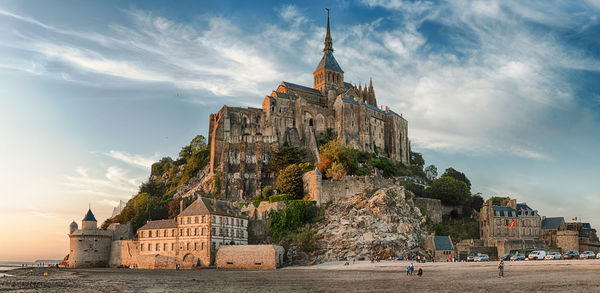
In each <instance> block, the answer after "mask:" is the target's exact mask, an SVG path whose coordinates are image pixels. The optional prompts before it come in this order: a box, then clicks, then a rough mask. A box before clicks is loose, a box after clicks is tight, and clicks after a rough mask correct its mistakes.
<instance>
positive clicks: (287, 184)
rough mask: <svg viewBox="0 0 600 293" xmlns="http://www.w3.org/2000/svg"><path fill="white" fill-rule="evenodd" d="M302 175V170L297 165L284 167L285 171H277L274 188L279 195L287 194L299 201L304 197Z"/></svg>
mask: <svg viewBox="0 0 600 293" xmlns="http://www.w3.org/2000/svg"><path fill="white" fill-rule="evenodd" d="M302 174H303V172H302V168H301V167H300V166H298V165H297V164H293V165H289V166H287V167H285V169H283V170H281V171H279V176H277V181H276V182H275V188H276V189H277V191H278V192H279V193H289V194H291V195H293V196H294V198H298V199H301V198H302V197H303V196H304V187H303V186H302Z"/></svg>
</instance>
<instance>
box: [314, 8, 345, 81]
mask: <svg viewBox="0 0 600 293" xmlns="http://www.w3.org/2000/svg"><path fill="white" fill-rule="evenodd" d="M326 9H327V34H326V35H325V48H323V58H321V62H319V65H318V66H317V69H316V70H315V72H314V73H313V78H314V88H315V89H317V90H320V91H323V90H327V89H329V88H330V87H331V86H333V87H334V88H339V87H342V86H343V84H344V71H343V70H342V68H341V67H340V65H339V64H338V63H337V61H336V60H335V58H334V57H333V41H332V39H331V31H330V28H329V8H326Z"/></svg>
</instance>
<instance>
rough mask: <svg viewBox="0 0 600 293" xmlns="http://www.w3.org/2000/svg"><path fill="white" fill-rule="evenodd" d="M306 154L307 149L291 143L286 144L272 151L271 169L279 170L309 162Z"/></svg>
mask: <svg viewBox="0 0 600 293" xmlns="http://www.w3.org/2000/svg"><path fill="white" fill-rule="evenodd" d="M306 156H307V155H306V151H305V150H304V149H302V148H299V147H295V146H291V145H284V146H282V147H280V148H279V149H278V150H276V151H273V152H272V153H271V159H270V160H269V167H270V168H271V170H273V171H275V172H279V171H281V170H283V169H284V168H285V167H287V166H289V165H292V164H299V163H304V162H307V161H308V160H307V159H306Z"/></svg>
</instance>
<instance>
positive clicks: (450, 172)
mask: <svg viewBox="0 0 600 293" xmlns="http://www.w3.org/2000/svg"><path fill="white" fill-rule="evenodd" d="M444 176H449V177H452V178H454V179H456V180H460V181H462V182H464V183H465V184H466V185H467V187H468V188H469V190H471V181H470V180H469V178H467V176H466V175H465V173H462V172H459V171H456V170H455V169H454V168H448V169H446V172H444V174H442V177H444Z"/></svg>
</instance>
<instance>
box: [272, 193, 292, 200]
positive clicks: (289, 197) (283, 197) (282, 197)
mask: <svg viewBox="0 0 600 293" xmlns="http://www.w3.org/2000/svg"><path fill="white" fill-rule="evenodd" d="M292 199H294V197H293V196H292V195H291V194H276V195H271V196H270V197H269V202H278V201H289V200H292Z"/></svg>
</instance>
